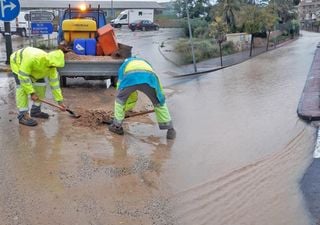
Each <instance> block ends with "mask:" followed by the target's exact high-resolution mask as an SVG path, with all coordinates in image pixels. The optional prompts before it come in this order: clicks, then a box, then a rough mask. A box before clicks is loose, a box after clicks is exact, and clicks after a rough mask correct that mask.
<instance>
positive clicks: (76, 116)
mask: <svg viewBox="0 0 320 225" xmlns="http://www.w3.org/2000/svg"><path fill="white" fill-rule="evenodd" d="M66 111H67V112H68V113H69V114H70V115H71V116H72V117H74V118H80V117H81V115H77V114H75V113H74V112H73V111H71V110H70V109H66Z"/></svg>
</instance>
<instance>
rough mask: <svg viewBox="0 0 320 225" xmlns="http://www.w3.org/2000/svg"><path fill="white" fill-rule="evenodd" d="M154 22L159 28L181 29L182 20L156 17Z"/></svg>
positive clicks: (162, 16) (170, 17)
mask: <svg viewBox="0 0 320 225" xmlns="http://www.w3.org/2000/svg"><path fill="white" fill-rule="evenodd" d="M154 20H155V22H156V23H158V24H159V25H160V27H161V28H181V27H182V24H183V19H180V18H177V17H176V16H166V15H157V16H155V19H154Z"/></svg>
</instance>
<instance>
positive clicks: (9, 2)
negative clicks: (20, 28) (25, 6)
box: [0, 0, 20, 22]
mask: <svg viewBox="0 0 320 225" xmlns="http://www.w3.org/2000/svg"><path fill="white" fill-rule="evenodd" d="M19 13H20V2H19V0H0V20H3V21H6V22H9V21H11V20H14V19H15V18H16V17H17V16H18V15H19Z"/></svg>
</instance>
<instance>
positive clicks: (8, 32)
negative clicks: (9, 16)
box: [4, 22, 12, 64]
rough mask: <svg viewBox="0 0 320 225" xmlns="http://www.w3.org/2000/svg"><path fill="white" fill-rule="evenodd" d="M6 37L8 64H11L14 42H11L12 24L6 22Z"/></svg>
mask: <svg viewBox="0 0 320 225" xmlns="http://www.w3.org/2000/svg"><path fill="white" fill-rule="evenodd" d="M4 36H5V39H6V52H7V60H6V64H9V63H10V55H11V54H12V40H11V30H10V22H4Z"/></svg>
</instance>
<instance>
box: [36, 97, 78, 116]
mask: <svg viewBox="0 0 320 225" xmlns="http://www.w3.org/2000/svg"><path fill="white" fill-rule="evenodd" d="M39 101H40V102H43V103H45V104H48V105H51V106H53V107H56V108H58V109H60V110H63V108H62V107H61V106H60V105H57V104H54V103H52V102H48V101H47V100H44V99H39ZM66 111H67V112H68V113H69V114H70V115H71V116H72V117H74V118H80V117H81V115H77V114H76V113H75V112H73V111H71V110H70V109H66Z"/></svg>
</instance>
